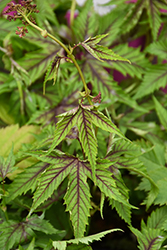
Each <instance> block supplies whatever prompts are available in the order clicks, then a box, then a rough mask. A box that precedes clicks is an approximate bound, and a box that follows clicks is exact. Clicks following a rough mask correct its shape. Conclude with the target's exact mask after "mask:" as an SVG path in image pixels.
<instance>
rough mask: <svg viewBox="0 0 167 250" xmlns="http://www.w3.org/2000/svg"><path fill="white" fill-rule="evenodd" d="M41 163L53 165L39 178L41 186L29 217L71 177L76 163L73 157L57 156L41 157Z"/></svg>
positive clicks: (35, 195) (36, 193) (35, 196)
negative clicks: (46, 162)
mask: <svg viewBox="0 0 167 250" xmlns="http://www.w3.org/2000/svg"><path fill="white" fill-rule="evenodd" d="M40 159H41V161H46V159H48V162H52V165H51V166H50V167H49V168H47V170H46V171H45V172H44V173H43V174H42V176H41V177H40V178H39V186H38V188H37V190H36V192H35V194H34V202H33V204H32V208H31V210H30V213H29V215H30V214H31V213H32V212H33V211H34V210H35V209H36V208H37V207H38V206H39V205H40V204H41V203H42V202H44V201H45V200H47V199H48V198H49V197H51V195H52V194H53V192H54V190H56V189H57V188H58V187H59V185H60V184H61V183H62V181H63V180H64V179H65V178H66V177H67V176H68V175H69V173H70V171H71V168H72V167H73V164H74V162H75V160H76V159H75V158H73V157H68V156H64V157H59V156H57V155H53V154H52V155H49V156H46V155H41V157H40Z"/></svg>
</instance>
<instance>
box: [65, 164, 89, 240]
mask: <svg viewBox="0 0 167 250" xmlns="http://www.w3.org/2000/svg"><path fill="white" fill-rule="evenodd" d="M90 197H91V195H90V191H89V186H88V183H87V176H86V175H85V173H84V167H83V166H82V163H81V162H79V161H75V163H73V166H72V169H71V171H70V177H69V185H68V190H67V193H66V195H65V197H64V200H65V204H66V206H67V211H69V213H70V218H71V221H72V224H73V227H74V235H75V238H80V237H83V236H84V232H85V225H87V224H88V216H89V210H90V209H91V205H90Z"/></svg>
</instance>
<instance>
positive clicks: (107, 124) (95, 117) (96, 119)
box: [89, 108, 126, 139]
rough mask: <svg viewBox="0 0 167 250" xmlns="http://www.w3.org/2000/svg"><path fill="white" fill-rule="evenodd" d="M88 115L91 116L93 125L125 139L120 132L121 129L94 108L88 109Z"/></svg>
mask: <svg viewBox="0 0 167 250" xmlns="http://www.w3.org/2000/svg"><path fill="white" fill-rule="evenodd" d="M89 116H90V117H91V121H92V123H93V124H94V125H96V126H97V127H99V128H101V129H102V130H105V131H108V132H110V133H114V134H117V135H119V136H121V137H122V138H124V139H126V137H125V136H124V135H123V134H122V133H121V131H120V130H119V129H118V128H117V127H116V126H115V124H114V123H112V121H111V120H109V119H108V118H107V117H106V116H105V115H104V114H103V113H101V112H100V111H98V110H97V109H95V108H92V109H91V110H90V111H89Z"/></svg>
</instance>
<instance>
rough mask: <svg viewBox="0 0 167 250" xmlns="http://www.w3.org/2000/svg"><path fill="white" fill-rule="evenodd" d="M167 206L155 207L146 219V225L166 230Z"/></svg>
mask: <svg viewBox="0 0 167 250" xmlns="http://www.w3.org/2000/svg"><path fill="white" fill-rule="evenodd" d="M166 223H167V206H163V207H161V208H157V209H156V210H155V211H153V212H152V213H151V215H150V216H149V217H148V220H147V227H149V228H159V229H165V230H167V227H166V225H167V224H166Z"/></svg>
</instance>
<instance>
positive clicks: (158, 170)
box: [138, 143, 167, 205]
mask: <svg viewBox="0 0 167 250" xmlns="http://www.w3.org/2000/svg"><path fill="white" fill-rule="evenodd" d="M151 146H152V145H151ZM142 148H143V149H144V151H145V153H144V154H143V155H142V156H140V160H141V161H142V162H143V164H144V165H145V166H146V168H147V173H148V176H149V177H150V178H151V179H152V180H153V183H154V185H156V186H157V187H158V189H159V190H158V192H157V191H156V192H155V191H154V190H153V183H152V182H151V183H150V181H149V180H148V179H146V178H143V179H142V182H141V183H140V184H139V186H138V189H140V190H145V191H146V192H149V195H150V197H148V198H152V197H151V196H152V195H153V196H154V201H153V202H154V204H161V205H163V204H167V199H166V196H165V192H166V191H165V190H166V185H164V184H165V182H166V179H167V171H166V167H165V166H164V164H165V159H163V158H164V151H165V149H164V146H163V145H161V144H157V145H155V146H154V147H153V149H152V150H149V151H148V150H147V148H149V149H150V146H149V145H147V144H146V143H145V145H144V143H142ZM156 148H157V149H158V150H157V149H156ZM158 152H159V153H158ZM160 152H161V153H160ZM150 191H151V192H150ZM155 194H156V197H155ZM148 198H147V199H146V200H145V201H144V203H145V204H147V203H149V200H148Z"/></svg>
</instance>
